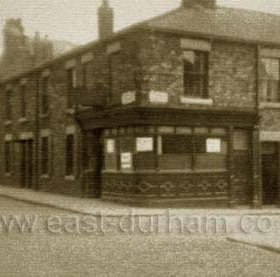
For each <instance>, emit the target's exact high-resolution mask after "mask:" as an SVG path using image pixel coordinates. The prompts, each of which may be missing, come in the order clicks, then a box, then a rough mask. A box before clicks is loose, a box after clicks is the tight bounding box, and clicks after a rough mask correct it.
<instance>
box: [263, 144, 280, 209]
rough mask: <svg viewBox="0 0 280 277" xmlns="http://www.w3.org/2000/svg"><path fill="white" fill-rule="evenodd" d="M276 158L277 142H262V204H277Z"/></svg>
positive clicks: (277, 155)
mask: <svg viewBox="0 0 280 277" xmlns="http://www.w3.org/2000/svg"><path fill="white" fill-rule="evenodd" d="M278 159H279V153H278V144H277V143H274V142H265V143H262V186H263V204H264V205H276V204H279V183H278V182H279V181H278V179H279V176H278V168H279V164H278Z"/></svg>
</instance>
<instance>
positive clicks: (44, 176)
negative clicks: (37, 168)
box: [40, 174, 50, 179]
mask: <svg viewBox="0 0 280 277" xmlns="http://www.w3.org/2000/svg"><path fill="white" fill-rule="evenodd" d="M40 177H41V178H42V179H49V178H50V175H49V174H43V175H41V176H40Z"/></svg>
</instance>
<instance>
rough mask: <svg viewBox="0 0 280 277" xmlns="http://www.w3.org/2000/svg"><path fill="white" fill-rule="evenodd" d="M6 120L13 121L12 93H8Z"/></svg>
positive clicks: (8, 91)
mask: <svg viewBox="0 0 280 277" xmlns="http://www.w3.org/2000/svg"><path fill="white" fill-rule="evenodd" d="M6 119H8V120H10V119H12V104H11V91H10V90H7V91H6Z"/></svg>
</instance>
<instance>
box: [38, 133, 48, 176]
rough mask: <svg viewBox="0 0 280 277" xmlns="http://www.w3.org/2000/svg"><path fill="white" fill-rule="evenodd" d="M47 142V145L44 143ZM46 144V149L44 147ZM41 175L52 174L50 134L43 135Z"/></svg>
mask: <svg viewBox="0 0 280 277" xmlns="http://www.w3.org/2000/svg"><path fill="white" fill-rule="evenodd" d="M45 140H46V141H45ZM44 142H46V145H44ZM44 146H46V149H45V148H44ZM40 168H41V176H49V174H50V138H49V136H41V167H40Z"/></svg>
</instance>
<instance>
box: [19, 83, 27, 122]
mask: <svg viewBox="0 0 280 277" xmlns="http://www.w3.org/2000/svg"><path fill="white" fill-rule="evenodd" d="M20 96H21V117H23V118H25V117H26V86H25V85H23V86H21V87H20Z"/></svg>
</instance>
